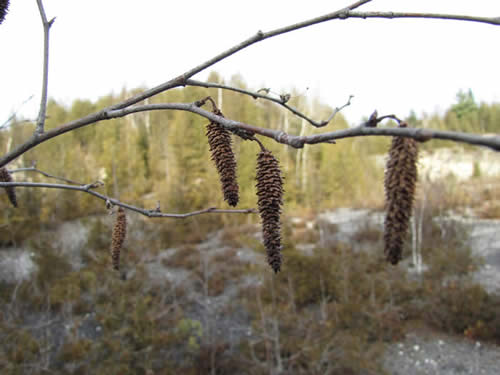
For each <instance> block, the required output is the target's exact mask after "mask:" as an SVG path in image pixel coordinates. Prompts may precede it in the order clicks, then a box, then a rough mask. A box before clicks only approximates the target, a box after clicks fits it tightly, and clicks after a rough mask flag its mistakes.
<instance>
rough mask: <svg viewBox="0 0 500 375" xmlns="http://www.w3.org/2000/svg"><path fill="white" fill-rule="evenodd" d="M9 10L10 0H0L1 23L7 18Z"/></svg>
mask: <svg viewBox="0 0 500 375" xmlns="http://www.w3.org/2000/svg"><path fill="white" fill-rule="evenodd" d="M8 10H9V0H0V24H1V23H2V22H3V20H4V19H5V16H6V15H7V11H8Z"/></svg>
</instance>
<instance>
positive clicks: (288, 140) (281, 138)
mask: <svg viewBox="0 0 500 375" xmlns="http://www.w3.org/2000/svg"><path fill="white" fill-rule="evenodd" d="M37 1H40V0H37ZM370 1H371V0H360V1H356V2H355V3H353V4H351V5H349V6H347V7H345V8H343V9H340V10H338V11H335V12H332V13H329V14H326V15H323V16H320V17H316V18H312V19H310V20H307V21H304V22H299V23H296V24H293V25H289V26H286V27H282V28H279V29H275V30H272V31H269V32H267V33H264V32H262V31H259V32H257V34H255V35H254V36H252V37H250V38H248V39H246V40H244V41H243V42H241V43H239V44H237V45H235V46H234V47H231V48H229V49H228V50H226V51H224V52H222V53H220V54H218V55H216V56H214V57H213V58H211V59H210V60H207V61H206V62H204V63H202V64H200V65H198V66H196V67H194V68H192V69H190V70H188V71H186V72H185V73H184V74H181V75H180V76H178V77H176V78H174V79H171V80H169V81H167V82H165V83H162V84H160V85H158V86H156V87H153V88H151V89H149V90H145V91H143V92H142V93H139V94H137V95H135V96H132V97H130V98H128V99H126V100H124V101H122V102H120V103H117V104H114V105H112V106H109V107H106V108H104V109H102V110H101V111H99V112H95V113H92V114H89V115H87V116H85V117H82V118H80V119H78V120H75V121H72V122H70V123H67V124H64V125H61V126H59V127H57V128H55V129H52V130H51V131H50V132H46V133H43V134H41V135H40V134H39V133H36V134H35V135H34V136H33V137H31V138H30V139H28V140H27V141H26V142H25V143H23V144H21V145H19V146H18V147H17V148H15V149H13V150H11V151H10V152H8V153H6V154H5V155H4V156H3V157H1V158H0V167H2V166H4V165H5V164H7V163H8V162H10V161H12V160H14V159H16V158H17V157H19V156H20V155H22V154H23V153H25V152H26V151H28V150H30V149H31V148H33V147H35V146H37V145H39V144H40V143H43V142H45V141H47V140H49V139H51V138H53V137H56V136H58V135H61V134H63V133H66V132H67V131H71V130H73V129H76V128H79V127H82V126H86V125H90V124H93V123H96V122H98V121H101V120H106V119H109V118H110V117H109V115H108V114H109V113H110V112H112V111H114V110H121V109H124V108H127V107H130V106H132V105H134V104H136V103H139V102H141V101H143V100H145V99H148V98H151V97H152V96H155V95H157V94H159V93H161V92H164V91H167V90H170V89H172V88H175V87H180V86H183V85H185V83H186V80H188V79H189V78H191V77H192V76H193V75H195V74H197V73H199V72H201V71H203V70H205V69H207V68H208V67H210V66H212V65H214V64H216V63H218V62H219V61H221V60H224V59H226V58H227V57H229V56H231V55H233V54H235V53H237V52H239V51H241V50H243V49H244V48H246V47H249V46H251V45H252V44H255V43H258V42H261V41H263V40H265V39H269V38H272V37H275V36H278V35H281V34H285V33H288V32H291V31H295V30H299V29H302V28H305V27H308V26H312V25H315V24H319V23H322V22H327V21H331V20H335V19H347V18H356V17H358V18H370V17H378V18H380V17H382V15H383V16H384V18H397V17H413V18H416V17H418V18H439V19H448V20H461V21H474V22H483V23H489V24H492V25H500V19H499V18H485V17H473V16H459V15H444V14H430V13H429V14H425V13H394V12H388V13H382V12H378V13H377V12H372V13H370V12H367V13H356V12H352V11H353V10H354V9H356V8H358V7H360V6H362V5H364V4H366V3H369V2H370ZM52 21H53V20H52ZM52 21H51V22H52ZM130 113H133V112H130ZM124 115H125V114H123V116H124ZM117 117H119V116H117ZM204 117H207V116H204ZM43 118H44V116H39V120H40V119H43ZM236 124H242V123H238V122H236V121H233V124H232V125H225V126H227V127H230V126H240V125H236ZM242 125H245V124H242ZM401 130H402V129H400V131H401ZM409 130H410V129H409V128H406V130H405V131H409ZM366 131H377V132H378V131H380V129H375V130H374V129H371V130H366ZM275 133H276V132H274V131H269V134H270V135H266V136H271V137H273V138H274V139H275V140H276V141H277V142H280V143H284V144H289V145H290V146H292V147H303V145H304V143H309V142H308V139H307V138H306V139H305V140H302V139H297V138H296V137H295V138H293V137H292V136H289V135H287V134H285V133H283V132H281V133H279V134H275ZM259 134H261V135H264V134H262V133H259ZM325 134H327V135H328V134H330V133H325ZM434 134H435V135H436V137H437V136H438V135H439V132H437V131H436V132H435V133H434ZM362 135H366V134H362ZM370 135H382V134H370ZM444 136H446V137H447V138H442V139H449V140H456V141H458V142H465V143H471V144H480V145H484V146H487V147H491V148H493V149H496V150H498V149H500V148H499V145H498V144H497V142H496V141H495V142H493V143H492V142H490V141H484V140H483V139H479V140H477V139H472V141H469V137H467V135H465V136H464V137H459V136H455V135H452V136H449V134H447V135H444ZM309 137H316V136H309ZM326 137H327V136H326ZM472 137H473V138H474V137H478V136H472ZM480 138H483V137H480ZM315 139H316V138H315ZM332 139H334V138H332ZM476 141H477V142H476Z"/></svg>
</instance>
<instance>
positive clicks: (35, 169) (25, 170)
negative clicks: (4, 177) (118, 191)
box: [8, 165, 104, 185]
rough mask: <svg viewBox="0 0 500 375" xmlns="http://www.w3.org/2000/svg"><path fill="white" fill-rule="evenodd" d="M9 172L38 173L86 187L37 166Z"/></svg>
mask: <svg viewBox="0 0 500 375" xmlns="http://www.w3.org/2000/svg"><path fill="white" fill-rule="evenodd" d="M8 172H9V173H10V174H12V173H19V172H36V173H40V174H41V175H43V176H45V177H48V178H53V179H56V180H59V181H63V182H67V183H68V184H73V185H84V184H82V183H81V182H77V181H73V180H70V179H68V178H64V177H59V176H54V175H51V174H49V173H47V172H44V171H41V170H40V169H37V168H36V165H33V166H32V167H26V168H17V169H11V170H9V171H8ZM103 185H104V184H103Z"/></svg>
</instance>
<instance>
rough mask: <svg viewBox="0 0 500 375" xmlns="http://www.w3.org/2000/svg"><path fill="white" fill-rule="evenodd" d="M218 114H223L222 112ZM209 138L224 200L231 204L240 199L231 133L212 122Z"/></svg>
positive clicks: (209, 126) (208, 128)
mask: <svg viewBox="0 0 500 375" xmlns="http://www.w3.org/2000/svg"><path fill="white" fill-rule="evenodd" d="M216 114H218V115H220V116H222V113H220V111H219V112H217V113H216ZM207 138H208V144H209V146H210V153H211V155H212V160H213V161H214V163H215V167H216V168H217V172H218V173H219V179H220V182H221V185H222V192H223V195H224V200H225V201H226V202H227V203H228V204H229V205H231V206H236V205H237V204H238V201H239V186H238V182H237V180H236V158H235V157H234V153H233V150H232V148H231V133H230V132H229V131H228V130H226V129H224V127H223V126H222V125H219V124H217V123H214V122H211V123H210V124H208V125H207Z"/></svg>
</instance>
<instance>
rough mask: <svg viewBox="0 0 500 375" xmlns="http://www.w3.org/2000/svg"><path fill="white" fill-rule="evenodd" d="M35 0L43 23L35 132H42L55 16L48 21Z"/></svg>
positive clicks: (40, 0)
mask: <svg viewBox="0 0 500 375" xmlns="http://www.w3.org/2000/svg"><path fill="white" fill-rule="evenodd" d="M36 2H37V4H38V10H39V11H40V17H41V19H42V24H43V79H42V95H41V96H42V98H41V100H40V110H39V112H38V120H37V122H36V130H35V134H42V133H43V131H44V126H45V113H46V112H47V89H48V84H49V32H50V27H51V26H52V24H53V23H54V21H55V18H52V19H51V20H50V21H48V20H47V16H46V15H45V9H44V8H43V3H42V0H37V1H36Z"/></svg>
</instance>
